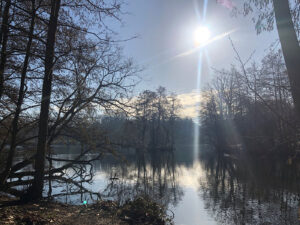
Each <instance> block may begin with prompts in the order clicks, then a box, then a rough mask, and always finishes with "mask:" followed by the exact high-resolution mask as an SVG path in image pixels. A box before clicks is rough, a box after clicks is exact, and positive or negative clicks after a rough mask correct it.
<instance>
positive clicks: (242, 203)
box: [199, 155, 300, 225]
mask: <svg viewBox="0 0 300 225" xmlns="http://www.w3.org/2000/svg"><path fill="white" fill-rule="evenodd" d="M201 164H202V166H203V168H204V169H205V171H206V176H205V177H206V179H205V180H202V181H201V186H200V189H199V193H200V196H201V198H202V199H203V201H204V202H205V207H206V208H207V209H208V210H209V211H210V213H211V215H212V216H213V218H214V219H215V220H216V221H218V222H219V223H220V224H264V225H266V224H272V225H276V224H278V225H279V224H281V225H282V224H287V225H288V224H289V225H292V224H298V223H299V221H298V216H299V215H298V207H299V193H300V189H299V188H300V182H299V180H300V179H299V178H300V176H299V175H300V173H299V165H297V164H294V165H287V164H286V163H285V162H282V163H279V162H276V161H272V160H267V159H265V160H262V161H259V162H258V161H255V160H251V159H249V157H248V158H247V159H239V160H236V159H232V158H229V157H221V156H213V155H211V156H207V155H205V156H204V157H202V161H201Z"/></svg>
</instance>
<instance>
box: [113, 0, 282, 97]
mask: <svg viewBox="0 0 300 225" xmlns="http://www.w3.org/2000/svg"><path fill="white" fill-rule="evenodd" d="M223 1H225V2H227V1H229V0H223ZM127 2H128V5H127V6H126V8H125V11H127V12H129V13H130V15H126V16H124V23H125V25H124V27H122V28H119V27H118V28H117V31H118V32H119V35H120V36H121V37H122V38H128V37H130V36H133V35H135V34H138V35H139V38H137V39H134V40H131V41H129V42H127V43H125V53H126V54H127V55H128V56H130V57H133V59H134V60H135V62H137V63H138V64H139V65H142V66H144V67H145V70H144V71H143V72H142V74H141V75H142V78H143V81H142V82H141V83H140V84H139V86H138V88H137V90H143V89H155V88H157V87H158V86H159V85H161V86H164V87H166V88H167V89H168V90H169V91H175V92H176V93H179V94H188V93H192V92H193V91H195V89H196V83H197V82H196V80H197V68H198V62H199V54H198V53H197V52H194V53H193V54H190V55H188V56H184V57H176V56H177V55H178V54H181V53H184V52H186V51H188V50H191V49H192V48H194V38H193V34H194V31H195V29H196V27H197V26H198V25H199V24H200V23H202V22H203V21H201V20H200V18H202V12H203V5H204V0H129V1H127ZM207 2H208V4H207V11H206V12H207V16H206V22H205V25H206V26H208V27H209V29H210V30H211V33H212V36H215V35H219V34H222V33H224V32H228V31H231V30H235V32H234V33H232V34H231V35H230V36H231V38H232V40H233V41H234V43H235V45H236V47H237V49H238V50H239V52H240V54H241V56H242V57H243V58H244V59H246V58H248V57H249V55H250V54H251V53H252V52H253V51H254V50H256V53H255V55H254V57H257V58H259V57H261V56H262V55H263V54H264V52H265V50H266V49H267V48H268V47H269V45H270V44H271V43H272V42H274V41H275V40H276V39H277V33H276V32H271V33H268V32H264V33H262V34H260V35H256V31H255V29H254V24H253V23H252V21H251V17H245V18H244V17H243V16H242V15H240V16H238V17H231V16H230V10H229V9H228V8H226V7H225V6H224V5H221V4H218V3H217V0H208V1H207ZM232 2H233V4H235V5H236V6H239V4H241V3H242V0H232ZM197 14H200V15H198V16H197ZM205 52H206V53H207V54H205V57H204V61H203V70H202V78H201V80H202V83H205V81H206V80H208V79H209V78H210V77H211V76H213V73H212V72H211V70H210V68H212V67H213V68H219V69H220V68H226V67H227V68H228V67H229V66H230V64H232V63H234V52H233V50H232V48H231V45H230V42H229V40H228V37H225V38H223V39H220V40H217V41H215V42H213V43H211V44H209V45H208V46H206V47H205ZM174 57H175V58H174Z"/></svg>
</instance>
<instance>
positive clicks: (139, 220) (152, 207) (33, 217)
mask: <svg viewBox="0 0 300 225" xmlns="http://www.w3.org/2000/svg"><path fill="white" fill-rule="evenodd" d="M0 224H18V225H19V224H20V225H21V224H34V225H42V224H43V225H44V224H52V225H69V224H74V225H77V224H78V225H79V224H80V225H82V224H84V225H89V224H91V225H92V224H97V225H98V224H99V225H102V224H103V225H107V224H111V225H127V224H149V225H150V224H157V225H165V224H166V225H167V224H173V222H172V218H170V217H169V216H167V215H166V214H165V211H164V208H163V207H162V206H159V205H158V204H157V203H155V202H153V201H151V200H150V199H149V198H147V197H139V198H137V199H135V200H132V201H128V202H127V203H125V204H124V205H123V206H118V205H117V204H116V202H113V201H99V202H97V203H94V204H90V205H70V204H63V203H59V202H53V201H44V200H42V201H39V202H32V203H22V202H20V201H19V200H18V199H17V198H11V197H8V196H5V195H2V194H0Z"/></svg>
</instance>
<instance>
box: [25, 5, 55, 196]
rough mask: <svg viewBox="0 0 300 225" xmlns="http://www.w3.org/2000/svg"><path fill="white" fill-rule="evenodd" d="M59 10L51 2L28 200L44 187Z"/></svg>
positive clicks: (40, 194) (41, 192) (39, 192)
mask: <svg viewBox="0 0 300 225" xmlns="http://www.w3.org/2000/svg"><path fill="white" fill-rule="evenodd" d="M59 8H60V0H52V1H51V15H50V21H49V25H48V34H47V43H46V52H45V75H44V79H43V89H42V100H41V111H40V118H39V133H38V144H37V154H36V157H35V175H34V181H33V185H32V187H31V188H30V190H29V193H28V194H29V196H30V198H31V199H33V200H35V199H40V198H42V194H43V187H44V171H45V153H46V146H47V144H46V143H47V133H48V118H49V106H50V98H51V91H52V76H53V75H52V73H53V65H54V62H53V60H54V46H55V36H56V30H57V20H58V13H59Z"/></svg>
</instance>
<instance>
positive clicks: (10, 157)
mask: <svg viewBox="0 0 300 225" xmlns="http://www.w3.org/2000/svg"><path fill="white" fill-rule="evenodd" d="M31 2H32V15H31V22H30V30H29V39H28V42H27V46H26V54H25V58H24V63H23V68H22V73H21V81H20V88H19V94H18V101H17V105H16V112H15V115H14V119H13V122H12V136H11V143H10V151H9V154H8V158H7V160H6V166H5V170H4V171H3V173H2V174H1V176H0V185H3V184H4V183H5V181H6V179H7V177H8V176H9V173H10V169H11V166H12V162H13V158H14V155H15V149H16V139H17V133H18V121H19V116H20V113H21V106H22V104H23V100H24V92H25V79H26V73H27V68H28V63H29V57H30V49H31V44H32V39H33V31H34V24H35V16H36V15H35V13H36V11H35V0H32V1H31Z"/></svg>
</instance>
